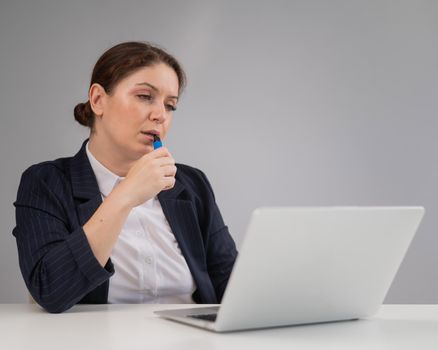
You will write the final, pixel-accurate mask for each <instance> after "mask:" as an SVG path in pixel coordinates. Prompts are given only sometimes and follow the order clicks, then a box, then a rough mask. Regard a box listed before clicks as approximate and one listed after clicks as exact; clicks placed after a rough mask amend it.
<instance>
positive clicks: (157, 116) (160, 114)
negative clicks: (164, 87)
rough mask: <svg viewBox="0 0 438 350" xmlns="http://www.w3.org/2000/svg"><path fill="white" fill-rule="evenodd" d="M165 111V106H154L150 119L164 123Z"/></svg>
mask: <svg viewBox="0 0 438 350" xmlns="http://www.w3.org/2000/svg"><path fill="white" fill-rule="evenodd" d="M165 111H166V110H165V108H164V106H163V105H160V104H156V105H154V106H153V108H152V110H151V112H150V116H149V117H150V118H151V119H152V120H154V121H157V122H159V123H162V122H163V121H164V119H165V118H166V117H165Z"/></svg>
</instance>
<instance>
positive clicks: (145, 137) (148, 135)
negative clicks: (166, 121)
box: [141, 133, 154, 142]
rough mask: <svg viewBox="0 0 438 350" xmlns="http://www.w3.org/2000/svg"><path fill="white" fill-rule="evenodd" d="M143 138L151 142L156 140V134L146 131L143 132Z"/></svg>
mask: <svg viewBox="0 0 438 350" xmlns="http://www.w3.org/2000/svg"><path fill="white" fill-rule="evenodd" d="M141 134H142V136H143V138H144V139H146V140H147V141H149V142H153V141H154V136H153V135H151V134H145V133H141Z"/></svg>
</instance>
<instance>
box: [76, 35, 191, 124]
mask: <svg viewBox="0 0 438 350" xmlns="http://www.w3.org/2000/svg"><path fill="white" fill-rule="evenodd" d="M157 63H165V64H167V65H168V66H169V67H171V68H173V70H174V71H175V73H176V75H177V77H178V82H179V87H178V92H179V93H181V92H182V91H183V89H184V87H185V85H186V75H185V72H184V70H183V69H182V67H181V65H180V64H179V63H178V61H177V60H176V59H175V58H174V57H173V56H172V55H170V54H168V53H167V52H165V51H164V50H163V49H161V48H159V47H158V46H155V45H152V44H150V43H147V42H137V41H131V42H124V43H121V44H118V45H116V46H113V47H112V48H110V49H108V50H107V51H105V52H104V53H103V54H102V56H100V58H99V59H98V60H97V62H96V64H95V66H94V69H93V74H92V75H91V82H90V87H91V85H93V84H94V83H98V84H100V85H101V86H102V87H103V88H104V89H105V91H106V93H107V94H109V93H111V92H112V90H113V88H114V87H115V86H116V85H117V83H118V82H119V81H120V80H122V79H123V78H125V77H127V76H128V75H129V74H131V73H133V72H134V71H136V70H138V69H140V68H143V67H150V66H153V65H154V64H157ZM74 116H75V119H76V120H77V121H78V122H79V123H80V124H81V125H84V126H87V127H89V128H90V129H91V131H93V130H94V119H95V115H94V113H93V110H92V109H91V105H90V101H87V102H85V103H79V104H77V105H76V107H75V109H74Z"/></svg>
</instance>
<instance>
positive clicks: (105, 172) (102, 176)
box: [85, 142, 124, 197]
mask: <svg viewBox="0 0 438 350" xmlns="http://www.w3.org/2000/svg"><path fill="white" fill-rule="evenodd" d="M85 149H86V151H87V156H88V160H89V161H90V164H91V167H92V168H93V172H94V175H95V176H96V180H97V184H98V186H99V190H100V193H101V194H102V195H103V196H104V197H107V196H108V195H109V194H110V193H111V191H112V190H113V189H114V187H116V185H117V184H118V183H119V182H120V181H122V180H123V179H124V177H120V176H118V175H116V174H114V173H113V172H112V171H111V170H109V169H107V168H106V167H105V166H104V165H103V164H102V163H100V162H99V161H98V160H97V159H96V158H95V157H94V156H93V154H92V153H91V152H90V149H89V148H88V142H87V145H86V147H85Z"/></svg>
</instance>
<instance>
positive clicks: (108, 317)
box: [0, 304, 438, 350]
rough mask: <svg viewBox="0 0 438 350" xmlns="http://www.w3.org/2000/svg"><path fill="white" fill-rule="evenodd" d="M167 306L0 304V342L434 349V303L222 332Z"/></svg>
mask: <svg viewBox="0 0 438 350" xmlns="http://www.w3.org/2000/svg"><path fill="white" fill-rule="evenodd" d="M200 306H202V305H200ZM175 307H185V305H77V306H75V307H73V308H72V309H71V310H69V311H67V312H65V313H63V314H49V313H47V312H45V311H43V310H42V309H41V308H40V307H39V306H37V305H31V304H30V305H25V304H21V305H18V304H9V305H8V304H2V305H0V349H2V350H14V349H26V350H37V349H44V350H50V349H56V350H68V349H74V350H82V349H93V350H97V349H108V350H109V349H119V350H125V349H126V350H131V349H151V350H155V349H178V350H181V349H190V350H198V349H202V350H208V349H227V350H233V349H239V350H245V349H251V350H256V349H264V350H266V349H268V350H274V349H324V350H328V349H336V350H341V349H397V350H403V349H410V350H411V349H418V350H427V349H434V350H436V349H438V305H384V306H382V308H381V310H380V312H379V313H378V314H377V315H376V316H375V317H373V318H370V319H367V320H359V321H349V322H339V323H329V324H319V325H310V326H296V327H285V328H274V329H266V330H258V331H244V332H234V333H226V334H215V333H211V332H209V331H204V330H202V329H197V328H193V327H190V326H186V325H182V324H179V323H175V322H171V321H167V320H164V319H161V318H158V317H157V316H155V315H154V314H153V313H152V312H153V311H154V310H158V309H163V308H175Z"/></svg>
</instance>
